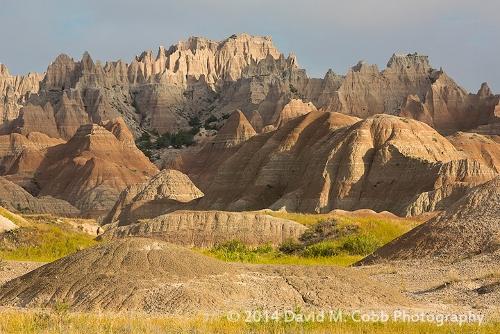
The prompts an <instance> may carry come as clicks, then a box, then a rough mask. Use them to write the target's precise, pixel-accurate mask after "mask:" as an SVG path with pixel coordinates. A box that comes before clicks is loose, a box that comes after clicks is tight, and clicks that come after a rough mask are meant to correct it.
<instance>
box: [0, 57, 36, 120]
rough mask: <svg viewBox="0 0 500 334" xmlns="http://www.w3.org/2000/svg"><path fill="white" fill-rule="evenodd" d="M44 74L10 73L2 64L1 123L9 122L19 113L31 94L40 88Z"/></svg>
mask: <svg viewBox="0 0 500 334" xmlns="http://www.w3.org/2000/svg"><path fill="white" fill-rule="evenodd" d="M42 78H43V75H42V74H38V73H29V74H27V75H10V73H9V70H8V69H7V67H6V66H5V65H4V64H0V124H1V123H4V122H6V123H8V122H9V121H12V120H13V119H15V118H16V117H17V116H18V114H19V109H21V107H22V105H23V104H24V103H25V102H26V101H27V100H28V99H29V96H30V95H31V94H35V93H37V92H38V90H39V88H40V87H39V84H40V81H41V80H42Z"/></svg>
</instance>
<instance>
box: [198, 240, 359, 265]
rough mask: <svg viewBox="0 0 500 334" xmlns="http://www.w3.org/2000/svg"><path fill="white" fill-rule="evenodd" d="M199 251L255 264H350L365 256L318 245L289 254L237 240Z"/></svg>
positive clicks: (231, 260)
mask: <svg viewBox="0 0 500 334" xmlns="http://www.w3.org/2000/svg"><path fill="white" fill-rule="evenodd" d="M336 248H338V246H336ZM199 251H200V252H201V253H203V254H205V255H208V256H211V257H215V258H217V259H219V260H222V261H226V262H243V263H254V264H294V265H336V266H349V265H351V264H353V263H355V262H356V261H359V260H361V259H362V258H363V256H359V255H351V254H346V253H342V252H337V253H336V254H332V253H329V252H328V251H325V250H324V249H322V246H318V245H312V246H309V247H307V248H305V249H303V252H299V253H290V254H287V253H285V252H283V251H282V250H281V247H280V248H274V247H272V246H271V245H264V246H258V247H250V246H247V245H245V244H244V243H242V242H240V241H237V240H232V241H229V242H226V243H223V244H220V245H217V246H215V247H213V248H212V249H206V250H199Z"/></svg>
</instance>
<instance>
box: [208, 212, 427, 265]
mask: <svg viewBox="0 0 500 334" xmlns="http://www.w3.org/2000/svg"><path fill="white" fill-rule="evenodd" d="M267 213H268V214H269V215H271V216H274V217H278V218H285V219H289V220H293V221H296V222H298V223H300V224H303V225H306V226H308V227H309V232H306V234H305V235H304V236H303V237H304V239H303V240H302V241H301V242H293V241H289V242H286V243H284V244H283V245H281V246H280V247H276V248H273V247H271V246H260V247H248V246H246V245H244V244H242V243H240V242H238V241H237V240H234V241H231V242H227V243H224V244H221V245H218V246H216V247H214V248H212V249H210V250H205V251H203V253H204V254H206V255H210V256H214V257H216V258H218V259H221V260H224V261H232V262H247V263H260V264H300V265H339V266H349V265H351V264H353V263H355V262H356V261H359V260H360V259H362V258H363V257H365V256H366V255H368V254H370V253H372V252H373V251H375V250H376V249H377V248H379V247H381V246H383V245H384V244H386V243H388V242H390V241H391V240H393V239H395V238H397V237H399V236H400V235H402V234H404V233H406V232H408V231H409V230H411V229H412V228H414V227H415V226H417V225H418V224H419V222H417V221H416V220H410V219H403V218H398V217H392V216H390V215H380V214H359V215H352V214H300V213H287V212H274V211H268V212H267Z"/></svg>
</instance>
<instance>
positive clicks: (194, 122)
mask: <svg viewBox="0 0 500 334" xmlns="http://www.w3.org/2000/svg"><path fill="white" fill-rule="evenodd" d="M188 123H189V126H191V127H193V128H200V127H201V121H200V118H199V117H198V116H194V117H191V118H190V119H189V122H188Z"/></svg>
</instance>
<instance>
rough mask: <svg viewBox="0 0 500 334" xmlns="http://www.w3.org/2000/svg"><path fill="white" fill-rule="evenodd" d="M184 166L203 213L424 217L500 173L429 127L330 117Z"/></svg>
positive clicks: (304, 120)
mask: <svg viewBox="0 0 500 334" xmlns="http://www.w3.org/2000/svg"><path fill="white" fill-rule="evenodd" d="M184 162H185V165H184V167H183V171H184V172H185V173H187V174H188V175H189V176H190V178H191V179H192V180H193V181H194V182H195V183H196V184H197V185H198V187H199V188H200V189H201V190H202V191H203V192H204V193H205V196H204V197H203V198H202V199H201V200H200V201H199V203H198V204H197V208H200V209H201V208H211V209H224V210H237V211H239V210H253V209H263V208H272V209H280V208H285V209H287V210H290V211H299V212H329V211H331V210H333V209H344V210H356V209H363V208H370V209H373V210H375V211H390V212H393V213H396V214H398V215H416V214H420V213H423V212H427V211H433V210H436V209H439V208H442V207H443V206H446V205H448V203H450V202H451V201H453V200H454V199H456V198H457V196H460V194H463V191H464V190H465V189H466V188H467V187H470V186H473V185H475V184H479V183H482V182H486V181H488V180H490V179H491V178H493V177H495V175H497V173H496V172H495V171H494V170H492V169H491V168H488V167H487V166H483V165H481V164H480V163H479V162H477V161H475V160H467V159H466V155H465V154H463V153H461V152H459V151H458V150H456V149H455V147H454V146H453V145H452V144H451V143H450V142H449V141H448V140H446V138H444V137H442V136H441V135H440V134H439V133H437V132H436V131H435V130H434V129H432V128H431V127H430V126H428V125H426V124H424V123H421V122H418V121H414V120H408V119H404V118H400V117H396V116H390V115H378V116H374V117H370V118H368V119H366V120H359V119H357V118H353V117H350V116H347V115H343V114H337V113H323V112H311V113H309V114H307V115H305V116H301V117H299V118H297V119H294V120H292V121H290V122H288V123H287V124H286V125H285V126H283V127H282V128H281V129H278V130H277V131H274V132H270V133H265V134H261V135H257V136H254V137H252V138H251V139H249V140H248V141H246V142H245V143H243V144H242V145H240V146H238V147H237V148H234V149H233V151H231V152H230V153H228V152H224V153H222V154H221V152H220V151H219V152H218V151H217V150H208V149H207V150H203V151H202V152H200V153H199V154H197V155H196V157H192V158H186V159H184Z"/></svg>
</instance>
